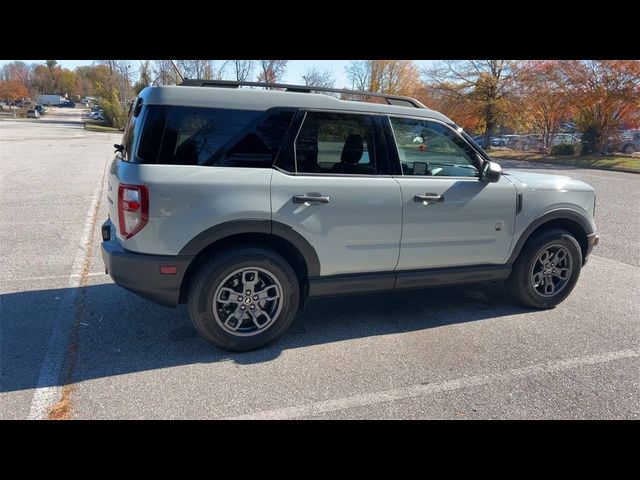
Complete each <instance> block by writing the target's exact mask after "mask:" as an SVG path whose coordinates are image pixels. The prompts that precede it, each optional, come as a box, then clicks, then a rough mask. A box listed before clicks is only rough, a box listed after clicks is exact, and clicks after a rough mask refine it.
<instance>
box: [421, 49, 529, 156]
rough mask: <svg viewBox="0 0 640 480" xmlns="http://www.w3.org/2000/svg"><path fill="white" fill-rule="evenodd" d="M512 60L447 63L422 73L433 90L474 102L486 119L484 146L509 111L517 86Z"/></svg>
mask: <svg viewBox="0 0 640 480" xmlns="http://www.w3.org/2000/svg"><path fill="white" fill-rule="evenodd" d="M512 66H513V62H512V61H510V60H445V61H442V62H438V63H436V64H435V65H434V66H432V67H429V68H427V69H425V70H424V71H423V74H424V77H425V80H426V82H427V83H428V84H429V85H430V88H432V89H434V90H435V91H437V92H439V93H440V94H441V95H444V96H448V97H451V98H452V99H458V100H461V101H467V100H472V101H473V102H474V103H475V105H476V108H477V110H478V112H479V113H480V114H481V115H482V118H483V120H484V127H485V133H484V145H485V147H484V148H485V149H490V148H491V147H490V145H491V142H490V139H491V136H492V135H493V132H494V130H495V128H496V127H497V125H498V123H499V120H500V118H501V117H503V116H504V114H505V111H506V108H505V107H506V104H507V102H506V100H507V98H508V96H509V95H510V94H511V92H512V91H513V89H514V87H515V79H516V71H515V70H514V69H512Z"/></svg>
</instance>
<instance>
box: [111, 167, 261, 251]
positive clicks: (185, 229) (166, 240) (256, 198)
mask: <svg viewBox="0 0 640 480" xmlns="http://www.w3.org/2000/svg"><path fill="white" fill-rule="evenodd" d="M272 172H273V171H272V170H271V169H263V168H225V167H208V166H194V165H156V164H150V165H144V164H131V163H127V162H124V161H118V162H117V166H116V168H115V172H113V171H112V175H113V176H114V178H113V179H112V178H110V182H111V181H112V182H113V183H114V184H117V183H118V182H119V183H128V184H134V185H136V184H139V185H146V186H147V187H148V188H149V223H148V224H147V225H146V226H145V227H144V228H143V229H142V230H141V231H140V232H138V233H137V234H136V235H134V236H133V237H131V238H129V239H127V240H124V239H123V238H122V236H121V235H120V232H118V238H119V240H120V241H121V242H122V244H123V246H124V248H126V249H127V250H131V251H135V252H140V253H150V254H156V255H177V254H178V252H180V250H181V249H182V247H184V246H185V245H186V244H187V242H189V240H191V239H192V238H194V237H195V236H196V235H198V234H199V233H201V232H202V231H204V230H206V229H208V228H210V227H213V226H215V225H218V224H220V223H223V222H227V221H231V220H239V219H242V220H246V219H264V220H271V200H270V193H269V189H270V187H269V184H270V180H271V175H272ZM115 188H116V192H115V194H114V196H115V198H116V201H117V186H115ZM112 211H113V210H112ZM112 218H115V219H116V221H117V215H116V216H115V217H114V215H113V214H112ZM114 223H115V221H114Z"/></svg>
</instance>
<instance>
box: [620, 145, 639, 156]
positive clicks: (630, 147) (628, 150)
mask: <svg viewBox="0 0 640 480" xmlns="http://www.w3.org/2000/svg"><path fill="white" fill-rule="evenodd" d="M635 151H636V149H635V147H634V146H633V145H632V144H627V145H625V146H624V148H623V149H622V152H623V153H626V154H627V155H628V154H631V153H633V152H635Z"/></svg>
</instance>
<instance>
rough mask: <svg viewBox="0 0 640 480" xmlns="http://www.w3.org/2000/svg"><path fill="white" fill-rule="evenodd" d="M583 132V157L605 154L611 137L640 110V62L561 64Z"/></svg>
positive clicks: (569, 61)
mask: <svg viewBox="0 0 640 480" xmlns="http://www.w3.org/2000/svg"><path fill="white" fill-rule="evenodd" d="M560 69H561V72H562V74H563V80H564V82H565V83H566V85H567V88H568V90H569V94H570V98H571V102H572V104H573V106H574V108H575V110H576V113H577V120H578V125H579V127H580V129H581V131H582V132H583V145H582V147H583V148H582V153H583V154H588V153H593V152H603V151H604V149H605V147H606V144H607V142H608V140H609V138H610V137H612V136H614V135H615V134H616V132H617V131H618V129H619V128H620V126H621V125H622V124H623V123H624V122H625V121H627V120H628V119H630V118H634V117H636V116H637V115H638V111H639V110H640V61H638V60H568V61H563V62H560Z"/></svg>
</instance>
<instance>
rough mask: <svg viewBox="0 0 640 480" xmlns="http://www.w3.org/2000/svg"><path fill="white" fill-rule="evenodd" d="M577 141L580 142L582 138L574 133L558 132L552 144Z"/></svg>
mask: <svg viewBox="0 0 640 480" xmlns="http://www.w3.org/2000/svg"><path fill="white" fill-rule="evenodd" d="M577 143H580V139H579V138H578V137H577V136H576V135H574V134H572V133H556V134H555V135H554V136H553V138H552V139H551V146H555V145H575V144H577Z"/></svg>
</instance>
